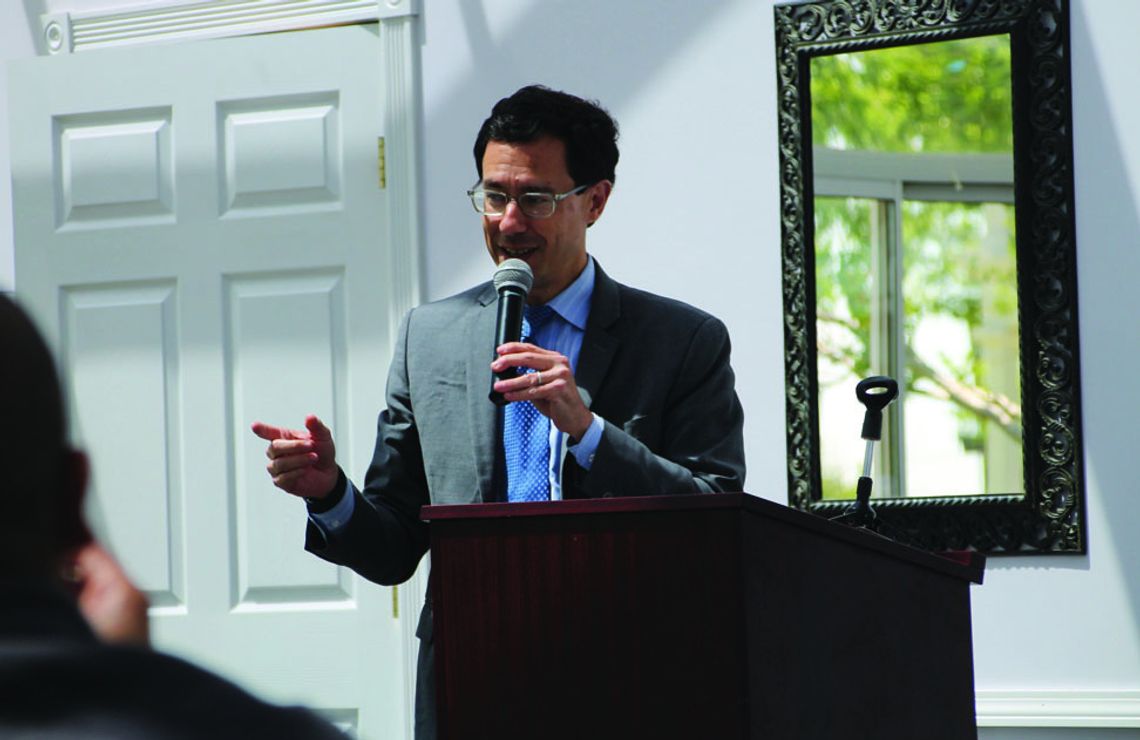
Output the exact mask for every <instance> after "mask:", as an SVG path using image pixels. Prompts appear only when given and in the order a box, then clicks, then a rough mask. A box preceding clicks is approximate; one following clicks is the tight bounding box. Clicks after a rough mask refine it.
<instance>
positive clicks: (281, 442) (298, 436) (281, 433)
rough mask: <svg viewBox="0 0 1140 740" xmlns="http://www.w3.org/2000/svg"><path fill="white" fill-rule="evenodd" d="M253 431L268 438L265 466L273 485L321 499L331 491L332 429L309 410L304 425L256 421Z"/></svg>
mask: <svg viewBox="0 0 1140 740" xmlns="http://www.w3.org/2000/svg"><path fill="white" fill-rule="evenodd" d="M252 429H253V433H254V434H256V435H257V436H258V437H261V438H262V439H264V440H268V441H269V448H268V449H267V450H266V451H265V455H266V457H268V458H269V464H268V465H266V466H265V469H266V470H268V471H269V476H270V477H271V478H272V479H273V485H275V486H277V487H278V488H280V489H281V490H282V491H285V492H286V493H291V494H293V495H294V496H303V497H304V498H314V499H321V498H325V497H326V496H328V495H329V494H330V493H332V490H333V487H334V486H335V485H336V481H337V476H338V475H339V472H338V470H337V466H336V445H335V444H333V438H332V433H331V432H329V430H328V427H326V426H325V425H324V424H322V423H321V420H320V419H318V418H317V417H316V416H313V415H312V414H310V415H308V416H306V417H305V428H304V429H285V428H284V427H275V426H270V425H268V424H263V423H261V422H260V421H256V422H254V423H253V425H252Z"/></svg>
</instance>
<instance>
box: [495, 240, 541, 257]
mask: <svg viewBox="0 0 1140 740" xmlns="http://www.w3.org/2000/svg"><path fill="white" fill-rule="evenodd" d="M499 249H500V250H502V252H503V254H505V255H507V256H508V257H512V258H515V259H526V258H527V257H529V256H531V255H532V254H534V253H535V252H537V251H538V245H535V244H515V245H508V244H499Z"/></svg>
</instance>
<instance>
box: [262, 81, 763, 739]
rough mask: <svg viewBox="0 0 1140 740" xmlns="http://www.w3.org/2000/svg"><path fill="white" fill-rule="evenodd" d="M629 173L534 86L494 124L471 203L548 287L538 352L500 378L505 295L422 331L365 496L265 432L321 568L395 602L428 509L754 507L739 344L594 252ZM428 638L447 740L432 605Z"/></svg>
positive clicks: (406, 325)
mask: <svg viewBox="0 0 1140 740" xmlns="http://www.w3.org/2000/svg"><path fill="white" fill-rule="evenodd" d="M617 160H618V150H617V126H616V124H615V123H614V121H613V119H612V118H610V116H609V114H607V113H606V112H605V111H604V110H602V109H601V108H600V107H598V106H597V105H596V104H594V103H591V102H588V101H585V100H582V99H580V98H577V97H575V96H572V95H568V94H566V93H561V92H557V91H553V90H549V89H547V88H543V87H537V86H532V87H526V88H523V89H521V90H519V91H517V92H516V93H515V94H513V95H512V96H510V97H508V98H504V99H503V100H500V101H499V102H498V103H497V104H496V105H495V107H494V109H493V110H492V112H491V116H490V117H489V118H488V119H487V120H486V121H485V122H484V123H483V126H482V128H481V130H480V131H479V135H478V137H477V139H476V142H475V165H476V169H477V170H478V173H479V182H478V183H477V184H476V185H475V187H474V188H473V189H472V190H471V191H470V192H469V195H470V196H471V200H472V203H473V205H474V207H475V210H476V211H478V212H479V213H481V214H482V215H483V232H484V236H485V239H486V244H487V250H488V252H489V253H490V255H491V258H492V259H493V260H494V262H495V263H496V264H499V263H502V262H503V261H505V260H507V259H521V260H524V261H525V262H527V264H529V266H530V267H531V269H532V271H533V273H534V285H533V287H532V288H531V290H530V292H529V294H528V296H527V304H528V307H527V310H528V319H529V321H528V324H527V327H526V329H525V333H526V336H525V337H524V339H525V341H521V342H508V343H506V344H504V345H502V346H500V347H498V348H497V350H496V352H497V355H498V356H497V358H496V359H495V360H494V362H488V355H489V354H490V350H491V347H490V345H491V343H492V340H493V337H494V335H495V319H496V299H497V295H496V292H495V289H494V287H493V286H492V285H491V284H490V283H487V284H484V285H479V286H476V287H474V288H472V289H470V290H468V291H466V292H464V293H460V294H459V295H456V296H452V297H451V298H447V299H444V300H442V301H438V302H435V303H429V304H426V305H423V306H420V307H418V308H416V309H414V310H413V311H411V312H410V313H409V314H408V316H406V317H405V319H404V321H403V324H402V326H401V328H400V332H399V335H398V340H397V343H396V347H395V352H394V356H393V359H392V365H391V369H390V372H389V376H388V389H387V407H386V408H385V409H384V410H383V411H382V412H381V413H380V418H379V422H378V425H377V436H376V448H375V453H374V456H373V459H372V463H371V465H370V466H369V469H368V472H367V474H366V476H365V486H364V488H363V490H358V489H357V488H356V487H355V486H354V485H353V484H352V483H351V481H349V480H348V479H347V478H346V476H345V474H344V473H343V471H341V469H340V468H339V467H338V466H337V464H336V458H335V447H334V444H333V440H332V437H331V435H330V434H329V431H328V429H327V428H326V427H325V426H324V425H323V424H322V423H321V422H320V420H319V419H317V418H316V417H314V416H310V417H308V418H307V419H306V421H305V429H303V430H290V429H283V428H279V427H273V426H268V425H266V424H262V423H260V422H258V423H255V424H254V425H253V430H254V432H255V433H256V434H258V435H259V436H261V437H263V438H264V439H267V440H269V441H270V445H269V449H268V452H267V455H268V457H269V458H270V462H269V465H268V470H269V473H270V475H271V476H272V477H273V481H274V483H275V484H276V485H277V486H278V487H280V488H282V489H283V490H285V491H287V492H288V493H291V494H294V495H296V496H300V497H302V498H304V499H306V500H307V502H308V508H309V524H308V533H307V540H306V548H307V549H309V550H310V551H312V552H314V553H316V554H317V555H318V556H320V557H322V558H325V559H327V560H330V561H332V562H334V563H340V564H343V565H347V566H349V567H351V568H352V569H353V570H355V571H356V572H357V573H360V574H361V575H363V576H364V577H366V578H368V579H370V580H373V581H375V582H377V583H381V584H396V583H400V582H402V581H404V580H406V579H407V578H409V577H410V576H411V575H412V573H413V572H414V571H415V569H416V566H417V564H418V563H419V561H420V558H421V557H422V556H423V554H424V552H426V550H427V547H428V527H427V525H426V524H425V523H424V522H422V521H421V520H420V519H419V510H420V507H421V506H423V505H425V504H428V503H433V504H439V503H448V504H453V503H479V502H488V501H516V500H517V501H525V500H536V499H546V498H551V499H557V498H564V499H571V498H588V497H606V496H638V495H651V494H682V493H701V492H718V491H739V490H742V489H743V485H744V452H743V439H742V425H743V413H742V411H741V407H740V402H739V400H738V399H737V396H736V392H735V390H734V377H733V373H732V369H731V367H730V365H729V351H730V349H729V339H728V332H727V330H726V329H725V327H724V325H723V324H722V323H721V322H720V321H719V320H718V319H716V318H714V317H712V316H710V315H708V314H706V313H704V312H702V311H699V310H698V309H695V308H693V307H691V306H687V305H685V304H683V303H680V302H677V301H673V300H670V299H667V298H662V297H659V296H655V295H652V294H649V293H645V292H643V291H639V290H636V289H634V288H630V287H627V286H625V285H622V284H620V283H617V282H615V281H614V280H613V279H611V278H610V277H609V276H608V275H606V273H605V272H603V271H602V268H601V266H600V265H599V264H598V263H597V261H596V260H594V259H593V258H592V257H591V256H590V255H589V254H588V253H587V251H586V230H587V229H588V228H589V227H590V226H591V225H593V224H594V223H595V222H596V221H597V220H598V219H599V218H600V217H601V215H602V213H603V211H604V210H605V207H606V203H607V201H608V199H609V196H610V193H611V191H612V189H613V186H614V180H615V173H614V170H615V167H616V164H617ZM547 308H549V309H550V310H549V311H548V310H546V309H547ZM532 310H533V313H532ZM512 367H516V368H520V369H521V370H522V371H523V372H522V373H521V374H520V375H518V376H517V377H514V378H510V379H506V380H499V381H497V382H495V384H494V389H495V390H496V391H498V392H500V393H502V394H503V395H504V397H505V399H506V400H507V401H508V402H510V403H509V404H508V405H507V406H506V408H503V409H500V408H499V407H497V406H496V405H494V404H492V403H491V401H489V400H488V398H487V392H488V389H489V388H490V387H491V384H492V372H496V373H497V372H500V371H503V370H506V369H508V368H512ZM523 440H526V441H523ZM534 445H537V447H536V446H534ZM536 450H537V452H535V451H536ZM417 634H418V635H419V636H420V638H421V651H420V665H419V680H418V686H417V700H416V704H417V708H416V715H417V717H416V720H417V738H421V739H422V738H430V737H434V708H433V704H434V686H433V683H432V672H431V668H432V652H431V644H432V640H431V610H430V603H429V604H428V605H425V608H424V611H423V612H422V614H421V618H420V629H419V630H418V632H417Z"/></svg>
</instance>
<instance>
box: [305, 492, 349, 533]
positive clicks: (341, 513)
mask: <svg viewBox="0 0 1140 740" xmlns="http://www.w3.org/2000/svg"><path fill="white" fill-rule="evenodd" d="M333 495H336V494H333ZM355 508H356V497H355V496H353V495H352V491H351V486H349V484H348V478H347V477H346V478H345V479H344V488H342V489H341V492H340V501H337V502H336V504H335V505H334V506H333V507H332V508H331V509H329V510H328V511H320V512H318V511H313V510H312V509H310V510H309V520H310V521H311V522H312V523H313V524H315V525H316V526H317V529H319V530H321V532H322V533H323V534H324V535H325V536H326V538H327V537H328V536H329V535H335V534H336V533H337V532H339V531H340V530H342V529H344V528H345V527H346V526H347V525H348V520H349V519H351V518H352V512H353V510H354V509H355Z"/></svg>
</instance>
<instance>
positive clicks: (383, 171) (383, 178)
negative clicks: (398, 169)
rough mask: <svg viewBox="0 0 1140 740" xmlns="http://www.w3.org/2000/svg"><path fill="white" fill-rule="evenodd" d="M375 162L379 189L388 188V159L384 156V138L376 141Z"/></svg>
mask: <svg viewBox="0 0 1140 740" xmlns="http://www.w3.org/2000/svg"><path fill="white" fill-rule="evenodd" d="M376 161H377V163H378V167H379V169H380V189H381V190H383V189H385V188H386V187H388V159H387V157H386V156H385V154H384V137H383V136H381V137H380V138H379V139H377V140H376Z"/></svg>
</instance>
